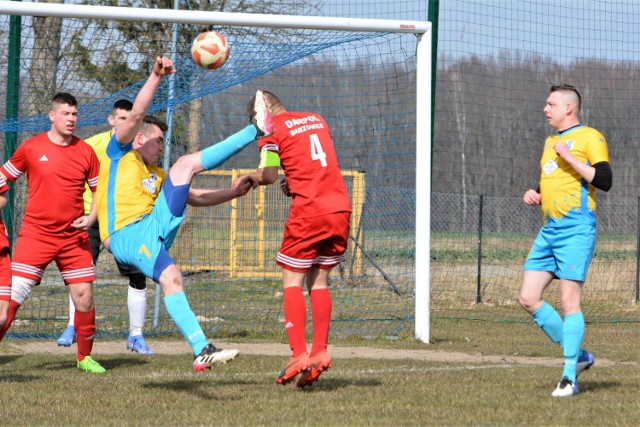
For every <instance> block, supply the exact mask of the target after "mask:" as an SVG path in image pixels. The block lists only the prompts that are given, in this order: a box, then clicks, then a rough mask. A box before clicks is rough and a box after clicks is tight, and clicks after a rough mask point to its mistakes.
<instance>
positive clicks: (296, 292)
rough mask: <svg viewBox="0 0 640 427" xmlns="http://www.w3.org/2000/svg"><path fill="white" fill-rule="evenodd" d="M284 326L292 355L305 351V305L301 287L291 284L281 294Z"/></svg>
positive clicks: (295, 355)
mask: <svg viewBox="0 0 640 427" xmlns="http://www.w3.org/2000/svg"><path fill="white" fill-rule="evenodd" d="M282 305H283V310H284V328H285V329H286V331H287V337H288V338H289V346H290V347H291V350H292V351H293V357H297V356H299V355H301V354H302V353H306V352H307V336H306V335H307V334H306V329H305V328H306V323H307V305H306V302H305V300H304V295H303V293H302V288H301V287H298V286H291V287H289V288H284V296H283V301H282Z"/></svg>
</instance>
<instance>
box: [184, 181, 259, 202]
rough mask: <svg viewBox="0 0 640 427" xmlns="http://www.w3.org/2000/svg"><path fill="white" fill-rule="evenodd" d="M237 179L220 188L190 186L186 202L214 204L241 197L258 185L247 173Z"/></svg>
mask: <svg viewBox="0 0 640 427" xmlns="http://www.w3.org/2000/svg"><path fill="white" fill-rule="evenodd" d="M238 180H239V181H238V185H234V186H232V187H231V188H225V189H221V190H202V189H198V188H190V189H189V198H188V199H187V203H188V204H189V205H190V206H216V205H219V204H222V203H225V202H228V201H229V200H233V199H235V198H237V197H242V196H244V195H245V194H247V193H248V192H249V191H250V190H251V189H252V188H255V187H257V186H258V184H257V182H256V181H254V180H253V179H252V178H251V177H249V176H247V175H245V176H243V177H240V178H238Z"/></svg>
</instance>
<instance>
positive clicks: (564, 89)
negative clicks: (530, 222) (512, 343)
mask: <svg viewBox="0 0 640 427" xmlns="http://www.w3.org/2000/svg"><path fill="white" fill-rule="evenodd" d="M581 103H582V99H581V97H580V93H579V92H578V91H577V90H576V88H575V87H573V86H570V85H558V86H552V87H551V92H550V94H549V97H548V98H547V102H546V105H545V107H544V113H545V115H546V117H547V120H548V122H549V124H550V125H551V127H552V128H553V129H555V130H556V133H555V134H553V135H551V136H549V137H548V138H547V140H546V142H545V145H544V151H543V153H542V159H541V161H540V168H541V174H540V186H539V187H538V189H535V190H534V189H530V190H528V191H527V192H526V193H525V194H524V202H525V203H526V204H527V205H530V206H535V205H541V207H542V224H543V225H542V228H541V229H540V232H539V233H538V236H537V237H536V239H535V241H534V242H533V246H532V248H531V251H530V252H529V256H528V258H527V261H526V262H525V264H524V272H523V276H522V287H521V289H520V297H519V299H518V301H519V302H520V305H522V307H523V308H524V309H525V310H527V311H528V312H529V313H531V315H532V316H533V320H534V321H535V322H536V324H537V325H538V326H539V327H540V328H541V329H542V330H543V331H544V333H545V334H546V335H547V336H548V337H549V338H550V339H551V340H552V341H553V342H555V343H556V344H559V345H560V346H561V347H562V351H563V355H564V360H565V362H564V370H563V372H562V376H561V380H560V382H559V383H558V385H557V387H556V389H555V390H554V391H553V393H552V396H554V397H564V396H572V395H575V394H578V375H579V374H580V373H581V372H582V371H584V370H586V369H589V368H590V367H591V366H592V365H593V364H594V362H595V358H594V357H593V355H592V354H591V353H589V352H588V351H586V350H584V349H582V338H583V336H584V330H585V326H584V316H583V315H582V309H581V307H580V303H581V297H582V287H583V285H584V281H585V278H586V276H587V270H588V269H589V264H591V259H592V258H593V253H594V250H595V243H596V194H595V193H596V189H600V190H604V191H609V189H610V188H611V183H612V173H611V166H610V165H609V151H608V148H607V141H606V140H605V138H604V136H602V134H601V133H600V132H598V131H597V130H595V129H593V128H590V127H588V126H585V125H583V124H581V123H580V117H579V113H580V107H581ZM553 279H559V282H560V295H561V300H562V309H563V311H564V320H563V319H562V318H561V317H560V315H559V314H558V312H557V311H556V310H555V309H554V308H553V307H552V306H551V305H549V304H548V303H547V302H545V301H544V299H543V294H544V291H545V290H546V289H547V286H549V284H551V282H552V281H553Z"/></svg>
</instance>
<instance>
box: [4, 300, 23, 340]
mask: <svg viewBox="0 0 640 427" xmlns="http://www.w3.org/2000/svg"><path fill="white" fill-rule="evenodd" d="M19 308H20V304H18V303H17V302H15V301H14V300H11V302H10V303H9V314H7V323H6V324H5V325H4V329H3V330H2V331H0V341H2V339H3V338H4V334H6V333H7V331H8V330H9V328H10V327H11V324H12V323H13V319H15V318H16V312H17V311H18V309H19Z"/></svg>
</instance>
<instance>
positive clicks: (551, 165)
mask: <svg viewBox="0 0 640 427" xmlns="http://www.w3.org/2000/svg"><path fill="white" fill-rule="evenodd" d="M556 169H558V164H557V163H556V161H555V160H553V159H549V161H547V163H545V164H544V166H543V167H542V170H543V171H544V173H545V175H550V174H551V173H552V172H553V171H555V170H556Z"/></svg>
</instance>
